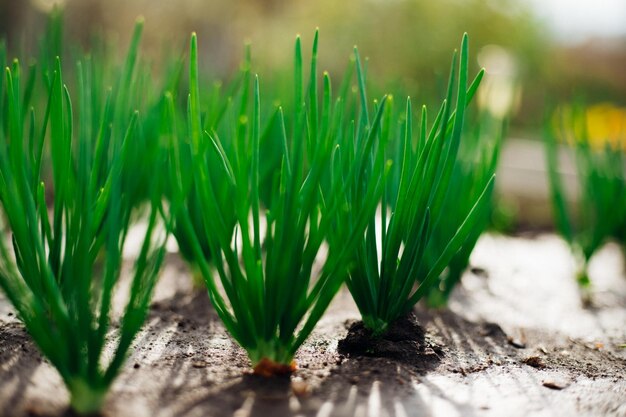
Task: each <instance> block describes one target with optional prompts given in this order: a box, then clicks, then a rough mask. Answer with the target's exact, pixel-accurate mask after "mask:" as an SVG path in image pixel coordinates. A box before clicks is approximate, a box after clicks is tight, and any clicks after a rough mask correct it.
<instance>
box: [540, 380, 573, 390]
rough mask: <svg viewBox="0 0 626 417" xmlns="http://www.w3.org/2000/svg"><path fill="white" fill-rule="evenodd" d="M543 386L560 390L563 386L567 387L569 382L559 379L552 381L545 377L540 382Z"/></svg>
mask: <svg viewBox="0 0 626 417" xmlns="http://www.w3.org/2000/svg"><path fill="white" fill-rule="evenodd" d="M541 384H542V385H543V386H544V387H546V388H550V389H553V390H557V391H558V390H562V389H563V388H567V386H568V385H569V384H567V383H564V382H561V381H554V380H551V379H546V380H544V381H543V382H542V383H541Z"/></svg>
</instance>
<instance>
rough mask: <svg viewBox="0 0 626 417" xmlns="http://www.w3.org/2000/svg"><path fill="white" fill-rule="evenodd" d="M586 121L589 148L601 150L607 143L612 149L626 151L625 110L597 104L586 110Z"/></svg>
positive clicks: (608, 104) (605, 104) (607, 104)
mask: <svg viewBox="0 0 626 417" xmlns="http://www.w3.org/2000/svg"><path fill="white" fill-rule="evenodd" d="M586 119H587V120H586V121H587V135H588V138H589V143H590V145H591V146H593V147H594V148H603V147H604V146H605V145H606V144H607V143H608V144H609V145H611V147H612V148H613V149H622V150H624V151H626V108H623V107H617V106H614V105H612V104H610V103H602V104H597V105H594V106H591V107H589V108H588V109H587V112H586Z"/></svg>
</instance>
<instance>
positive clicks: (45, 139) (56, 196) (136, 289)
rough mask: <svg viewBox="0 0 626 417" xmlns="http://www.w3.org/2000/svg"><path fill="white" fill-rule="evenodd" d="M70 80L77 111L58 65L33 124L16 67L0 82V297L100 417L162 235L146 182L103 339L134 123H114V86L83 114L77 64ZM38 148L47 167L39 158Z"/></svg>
mask: <svg viewBox="0 0 626 417" xmlns="http://www.w3.org/2000/svg"><path fill="white" fill-rule="evenodd" d="M139 25H140V24H139ZM132 53H133V52H132V48H131V54H132ZM44 78H45V77H44ZM77 78H78V82H77V85H78V94H77V96H78V100H77V101H78V111H76V110H74V107H73V100H72V99H71V98H70V92H69V89H68V87H67V86H66V85H65V84H64V80H63V76H62V71H61V62H60V60H59V58H57V59H56V60H55V65H54V69H53V71H52V72H51V73H49V78H48V81H49V84H47V85H46V86H45V87H46V88H47V90H48V91H49V93H48V100H47V106H46V108H45V112H44V113H43V117H41V118H40V119H37V114H36V112H35V109H34V107H30V103H29V100H28V95H27V94H26V91H28V90H26V91H25V90H23V89H24V85H23V81H22V76H21V67H20V65H19V63H18V61H17V60H16V61H15V62H14V63H13V65H12V67H11V68H6V70H5V76H4V77H2V81H3V82H0V86H3V87H4V88H0V91H3V92H2V100H0V102H2V103H5V104H6V108H3V109H0V115H1V117H2V123H1V125H2V126H5V127H6V128H3V129H0V177H1V180H0V201H1V203H2V209H3V212H4V213H3V220H4V221H6V224H5V225H3V227H2V231H3V233H2V238H1V239H0V287H1V288H2V290H3V291H4V293H5V294H6V296H7V298H8V299H9V300H10V302H11V303H12V304H13V306H14V308H15V309H16V310H17V313H18V315H19V318H20V319H21V320H22V322H23V323H24V325H25V326H26V329H27V330H28V332H29V333H30V335H31V337H32V338H33V340H34V341H35V343H36V344H37V346H38V347H39V349H40V351H41V352H42V354H43V355H44V356H45V357H46V358H47V359H48V360H49V361H50V363H51V364H52V365H53V366H54V367H55V368H56V369H57V370H58V372H59V374H60V375H61V378H62V379H63V381H64V383H65V385H66V387H67V389H68V391H69V394H70V406H71V408H72V409H73V410H74V411H75V412H76V413H78V414H80V415H89V414H94V413H96V412H98V411H99V410H100V408H101V407H102V404H103V401H104V399H105V396H106V393H107V391H108V389H109V387H110V386H111V384H112V382H113V380H114V378H115V377H116V375H117V374H118V373H119V372H120V369H121V367H122V365H123V363H124V359H125V357H126V355H127V353H128V351H129V349H130V347H131V344H132V341H133V339H134V337H135V335H136V334H137V333H138V331H139V330H140V328H141V325H142V323H143V321H144V318H145V316H146V313H147V309H148V304H149V301H150V298H151V294H152V290H153V288H154V285H155V282H156V279H157V273H158V270H159V267H160V264H161V262H162V259H163V256H164V243H165V240H166V237H167V236H166V233H165V232H160V231H159V229H158V227H157V226H158V224H159V222H160V218H161V217H162V214H163V209H162V207H161V197H160V195H161V190H160V186H159V179H158V178H155V179H154V180H153V181H152V183H151V185H150V188H149V190H148V195H149V200H148V201H149V204H148V205H149V210H148V214H147V227H146V231H145V235H144V239H143V243H142V244H141V250H140V252H139V255H138V257H137V258H136V260H135V262H134V271H133V273H132V277H131V278H130V280H129V281H130V282H128V283H127V284H128V285H129V289H130V291H129V295H128V299H127V303H126V306H125V311H124V313H123V314H122V316H121V318H120V324H119V329H117V330H112V327H113V326H112V318H111V315H112V313H111V312H112V302H113V298H114V297H113V295H114V292H115V291H114V288H115V287H116V286H117V285H118V283H119V284H123V281H124V280H120V274H121V269H122V266H123V265H122V250H123V247H124V243H125V241H126V237H127V235H128V230H129V227H130V224H131V217H133V216H132V214H133V213H134V212H135V204H134V200H135V198H134V196H133V195H131V194H130V193H128V192H125V191H124V190H125V188H124V187H125V184H124V181H125V179H126V178H128V175H129V173H130V172H132V171H133V170H135V169H136V168H137V167H138V166H140V164H141V161H142V159H141V158H142V155H141V153H140V152H139V150H138V149H137V148H136V147H135V146H134V145H135V144H134V141H136V140H137V138H138V132H137V130H138V126H139V124H140V117H139V115H138V113H137V112H134V111H132V110H130V111H129V112H128V113H126V114H125V115H124V113H121V112H122V111H123V109H124V108H126V106H127V105H128V103H127V102H126V100H127V98H124V97H128V93H129V92H128V91H124V88H126V87H128V88H130V87H129V86H126V87H124V85H122V87H120V88H119V89H116V90H114V91H115V92H112V91H111V90H110V91H109V92H108V94H107V95H106V101H105V102H104V103H99V104H100V105H101V108H102V112H101V113H100V114H93V113H92V112H91V110H92V108H93V107H92V104H93V102H92V98H93V97H95V95H93V96H92V95H91V94H90V93H91V91H92V88H93V87H94V85H93V84H92V83H91V82H90V80H92V79H91V78H90V76H89V74H87V73H86V72H85V67H84V66H83V65H81V64H79V65H78V67H77ZM114 103H115V106H114V105H113V104H114ZM116 112H120V113H119V114H118V115H114V113H116ZM5 117H6V119H5ZM96 120H97V122H96ZM111 121H116V123H123V124H124V126H125V127H124V128H122V127H121V126H119V125H116V126H113V125H112V122H111ZM92 122H93V124H96V125H98V126H99V127H98V129H97V131H96V132H92V133H94V135H95V138H96V139H95V141H94V139H93V138H92V137H91V135H90V134H89V132H90V131H89V129H88V127H89V126H91V125H92ZM75 125H78V126H79V129H74V127H75ZM46 143H48V145H49V155H48V157H49V158H44V153H45V152H46V150H47V149H48V147H47V146H46ZM44 159H46V160H47V159H49V160H50V169H51V179H46V178H44V177H43V176H42V172H43V167H42V165H43V164H42V161H43V160H44ZM47 191H51V195H52V203H51V206H49V205H48V204H47V202H46V193H47ZM5 227H7V228H5ZM9 237H10V243H9V241H8V238H9Z"/></svg>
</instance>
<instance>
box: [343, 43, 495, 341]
mask: <svg viewBox="0 0 626 417" xmlns="http://www.w3.org/2000/svg"><path fill="white" fill-rule="evenodd" d="M357 58H358V57H357ZM456 58H457V54H456V52H455V54H454V57H453V60H452V70H451V72H450V78H449V84H448V92H447V97H446V99H445V100H444V101H443V104H442V105H441V108H440V110H439V112H438V113H437V116H436V117H435V120H434V122H433V124H432V126H431V127H430V129H429V128H428V123H427V111H426V108H425V107H423V108H422V112H421V123H420V126H419V129H418V134H417V143H416V144H415V146H414V144H413V112H412V107H411V101H410V99H408V100H407V103H406V111H405V117H404V121H403V122H402V128H401V129H400V132H399V134H398V136H399V139H398V140H399V142H396V143H397V145H396V147H397V149H398V151H397V152H396V158H395V161H394V167H393V169H392V173H391V175H390V179H389V182H388V184H387V186H386V187H385V192H384V193H383V195H382V200H381V207H382V209H381V214H380V216H379V217H378V218H374V217H372V218H371V219H370V220H369V225H368V228H367V232H366V233H365V234H364V235H363V238H362V239H361V241H360V243H359V246H358V250H357V255H356V262H355V265H354V267H353V268H352V269H351V270H350V274H349V277H348V279H347V281H346V282H347V285H348V288H349V289H350V292H351V294H352V296H353V298H354V300H355V302H356V304H357V306H358V308H359V311H360V312H361V316H362V319H363V323H364V325H365V326H366V327H367V328H369V329H370V330H371V331H372V334H373V336H375V337H376V336H380V335H382V334H383V333H385V331H386V330H387V329H388V327H389V325H390V323H392V322H394V321H395V320H397V319H398V318H399V317H401V316H402V315H404V314H407V313H408V312H410V311H411V309H412V308H413V306H414V305H415V304H416V303H417V302H418V301H419V300H420V299H421V298H422V297H423V296H425V295H427V294H428V293H429V291H430V290H431V289H432V287H433V286H434V285H436V284H437V282H438V281H439V276H440V275H441V273H442V271H443V270H444V268H445V267H446V266H447V265H448V264H449V262H450V260H451V259H452V258H453V257H454V256H455V254H456V253H458V252H459V251H460V250H461V248H462V247H463V245H464V244H465V243H466V242H467V240H468V237H470V236H471V234H472V232H473V231H474V230H475V228H476V226H477V222H478V221H479V220H480V218H481V215H482V209H481V208H482V206H483V205H485V204H486V201H487V200H488V196H489V195H490V193H491V188H492V187H493V177H490V178H488V179H487V181H486V184H484V185H483V187H481V188H480V190H479V192H478V193H476V194H473V195H472V197H468V199H467V201H458V202H457V204H453V205H451V206H450V207H445V206H444V202H445V198H446V195H447V193H448V190H449V188H450V182H451V181H452V179H453V174H454V169H455V166H456V161H457V153H458V148H459V144H460V140H461V132H462V130H463V122H464V118H465V108H466V106H467V105H468V104H469V102H470V101H471V100H472V98H473V96H474V94H475V92H476V89H477V88H478V86H479V84H480V80H481V78H482V75H483V71H482V70H481V71H480V72H479V73H478V75H477V77H476V78H475V79H474V81H473V82H472V83H471V85H470V86H469V88H468V87H467V78H468V38H467V35H465V36H463V41H462V44H461V57H460V70H459V75H458V93H457V97H456V106H455V107H453V106H452V99H453V90H454V82H455V76H456V67H457V60H456ZM357 73H358V78H359V80H360V81H359V83H360V84H364V83H365V79H364V74H363V70H362V68H361V65H360V62H359V60H358V59H357ZM361 91H362V92H364V89H362V90H361ZM361 99H362V101H364V102H365V101H366V99H365V97H364V96H362V98H361ZM363 107H364V106H363ZM383 134H385V129H383ZM386 134H387V135H391V134H392V133H391V129H387V133H386ZM357 186H359V187H362V186H363V184H358V185H357ZM463 191H464V192H465V191H467V190H463ZM355 195H357V194H354V193H353V194H350V193H349V194H348V196H355ZM350 203H352V204H358V202H357V201H354V200H353V201H350ZM387 208H389V210H390V212H389V214H388V213H387ZM442 222H450V223H451V224H450V225H446V226H445V227H444V229H442V228H441V224H442ZM377 223H378V224H377ZM377 228H378V229H379V230H380V232H377V231H376V229H377ZM443 230H451V231H452V233H451V234H446V235H442V236H440V235H439V233H442V234H443V233H444V232H443ZM446 233H447V232H446ZM436 240H439V241H441V243H436V244H434V243H433V244H432V245H433V246H432V248H433V249H434V248H437V253H434V254H433V256H434V261H433V262H426V260H425V259H424V255H425V252H426V250H427V248H428V247H429V245H431V242H434V241H436Z"/></svg>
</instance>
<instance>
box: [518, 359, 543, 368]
mask: <svg viewBox="0 0 626 417" xmlns="http://www.w3.org/2000/svg"><path fill="white" fill-rule="evenodd" d="M522 363H525V364H526V365H528V366H532V367H533V368H537V369H543V368H545V367H546V364H545V363H544V362H543V360H542V359H541V358H540V357H539V356H529V357H527V358H525V359H524V360H522Z"/></svg>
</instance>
